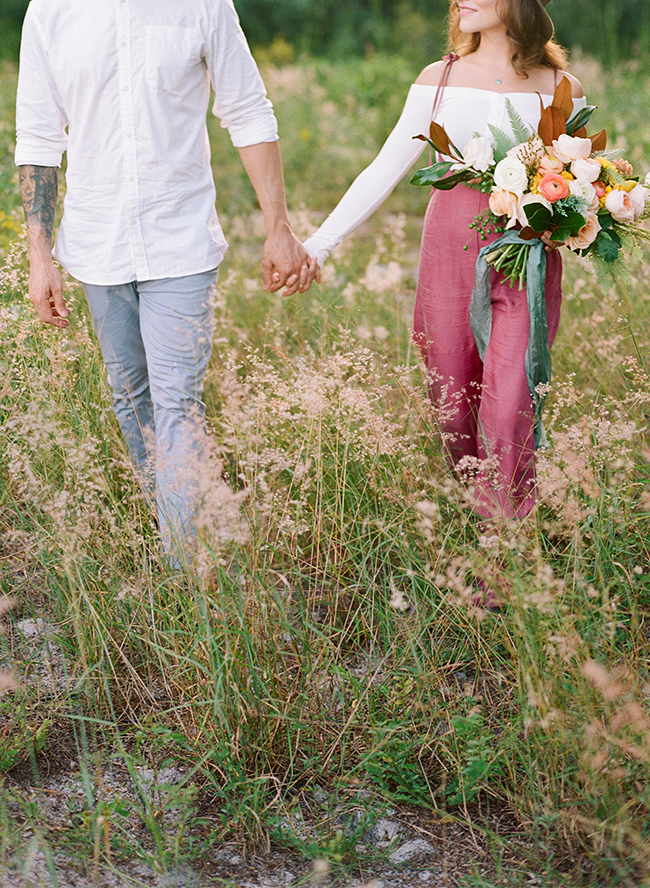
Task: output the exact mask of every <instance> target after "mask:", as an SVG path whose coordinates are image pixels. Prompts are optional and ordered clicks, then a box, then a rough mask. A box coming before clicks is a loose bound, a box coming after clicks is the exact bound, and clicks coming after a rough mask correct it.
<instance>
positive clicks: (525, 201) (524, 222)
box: [517, 192, 553, 228]
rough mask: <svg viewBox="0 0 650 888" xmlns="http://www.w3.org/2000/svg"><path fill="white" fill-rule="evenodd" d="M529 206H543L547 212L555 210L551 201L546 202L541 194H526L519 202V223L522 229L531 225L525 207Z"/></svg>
mask: <svg viewBox="0 0 650 888" xmlns="http://www.w3.org/2000/svg"><path fill="white" fill-rule="evenodd" d="M529 204H541V205H542V206H543V207H546V209H547V210H553V204H552V203H551V202H550V200H546V198H545V197H542V195H541V194H532V192H531V193H529V194H524V196H523V197H522V198H521V200H520V201H519V207H518V212H517V221H518V222H519V224H520V225H521V227H522V228H526V227H527V226H528V225H530V223H529V221H528V216H527V215H526V212H525V210H524V207H527V206H528V205H529Z"/></svg>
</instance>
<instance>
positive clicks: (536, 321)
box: [469, 231, 551, 450]
mask: <svg viewBox="0 0 650 888" xmlns="http://www.w3.org/2000/svg"><path fill="white" fill-rule="evenodd" d="M508 244H522V245H525V246H526V247H528V256H527V258H526V298H527V301H528V314H529V317H530V334H529V338H528V347H527V348H526V357H525V359H524V363H525V368H526V378H527V380H528V389H529V391H530V395H531V398H532V400H533V409H534V414H535V424H534V434H535V449H536V450H540V449H542V448H545V447H548V446H549V443H548V438H547V437H546V430H545V429H544V424H543V422H542V410H543V408H544V402H545V400H546V394H547V391H548V388H549V385H550V382H551V350H550V349H549V347H548V326H547V320H546V293H545V279H546V251H545V249H544V244H543V243H542V241H541V240H539V239H538V238H536V239H534V240H532V241H524V240H522V239H521V238H520V237H519V234H518V232H516V231H507V232H505V234H502V235H501V237H499V238H498V239H497V240H495V241H493V242H492V243H491V244H488V245H487V246H486V247H483V249H482V250H481V251H480V252H479V254H478V257H477V260H476V273H475V278H474V289H473V291H472V301H471V303H470V309H469V321H470V326H471V328H472V333H473V334H474V341H475V342H476V347H477V349H478V353H479V355H480V358H481V360H482V361H484V360H485V353H486V351H487V347H488V344H489V342H490V335H491V333H492V296H491V289H492V288H491V284H490V270H491V269H490V266H489V264H488V261H487V257H488V256H489V254H490V253H492V252H494V250H497V249H500V248H502V247H505V246H507V245H508Z"/></svg>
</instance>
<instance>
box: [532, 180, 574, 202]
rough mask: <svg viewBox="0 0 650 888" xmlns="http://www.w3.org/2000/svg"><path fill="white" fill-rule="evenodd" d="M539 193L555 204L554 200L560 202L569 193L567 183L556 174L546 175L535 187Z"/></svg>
mask: <svg viewBox="0 0 650 888" xmlns="http://www.w3.org/2000/svg"><path fill="white" fill-rule="evenodd" d="M537 187H538V190H539V193H540V194H541V195H542V197H545V198H546V200H549V201H550V202H551V203H555V201H556V200H562V198H563V197H566V196H567V195H568V193H569V183H568V182H567V180H566V179H565V178H564V177H563V176H559V175H558V174H557V173H547V174H546V175H545V176H544V177H543V178H542V179H541V180H540V183H539V185H538V186H537Z"/></svg>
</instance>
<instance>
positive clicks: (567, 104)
mask: <svg viewBox="0 0 650 888" xmlns="http://www.w3.org/2000/svg"><path fill="white" fill-rule="evenodd" d="M551 105H552V107H554V108H558V109H559V110H560V111H561V112H562V116H563V117H564V121H565V123H566V121H567V120H568V119H569V118H570V117H571V115H572V114H573V90H572V89H571V84H570V82H569V78H568V77H563V78H562V80H560V82H559V83H558V85H557V86H556V88H555V93H554V94H553V101H552V102H551Z"/></svg>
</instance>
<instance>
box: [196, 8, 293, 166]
mask: <svg viewBox="0 0 650 888" xmlns="http://www.w3.org/2000/svg"><path fill="white" fill-rule="evenodd" d="M216 7H217V8H216V11H215V19H214V22H213V27H212V32H211V34H210V35H209V37H208V40H207V46H206V53H205V56H206V64H207V66H208V71H209V73H210V80H211V82H212V87H213V89H214V92H215V101H214V106H213V109H212V110H213V112H214V114H215V116H216V117H218V118H220V120H221V126H223V127H225V128H227V130H228V132H229V134H230V138H231V140H232V143H233V145H234V146H235V147H236V148H245V147H246V146H247V145H256V144H258V143H259V142H276V141H277V139H278V125H277V121H276V118H275V113H274V112H273V105H272V104H271V102H270V101H269V99H268V97H267V95H266V89H265V87H264V83H263V81H262V78H261V76H260V73H259V70H258V68H257V65H256V63H255V60H254V59H253V56H252V55H251V52H250V49H249V48H248V44H247V42H246V38H245V36H244V33H243V31H242V29H241V27H240V24H239V19H238V17H237V13H236V12H235V8H234V6H233V4H232V2H231V0H219V2H218V3H217V4H216Z"/></svg>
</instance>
